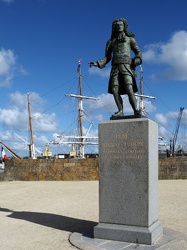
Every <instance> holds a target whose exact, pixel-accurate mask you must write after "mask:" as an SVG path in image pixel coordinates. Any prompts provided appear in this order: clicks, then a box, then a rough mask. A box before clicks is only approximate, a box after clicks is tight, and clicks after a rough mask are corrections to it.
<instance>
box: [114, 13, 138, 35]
mask: <svg viewBox="0 0 187 250" xmlns="http://www.w3.org/2000/svg"><path fill="white" fill-rule="evenodd" d="M118 22H123V25H124V32H125V34H126V35H127V36H134V34H133V33H131V32H128V23H127V21H126V20H125V19H124V18H118V19H115V20H114V21H113V23H112V35H111V39H113V38H115V37H116V36H117V29H116V25H117V23H118Z"/></svg>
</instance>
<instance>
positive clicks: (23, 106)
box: [0, 91, 57, 133]
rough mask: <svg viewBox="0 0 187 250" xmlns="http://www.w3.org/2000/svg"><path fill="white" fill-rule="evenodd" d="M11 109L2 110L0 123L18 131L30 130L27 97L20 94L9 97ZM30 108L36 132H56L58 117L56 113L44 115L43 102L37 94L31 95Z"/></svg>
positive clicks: (0, 111)
mask: <svg viewBox="0 0 187 250" xmlns="http://www.w3.org/2000/svg"><path fill="white" fill-rule="evenodd" d="M9 99H10V101H9V105H10V106H9V108H4V109H0V123H2V124H3V126H5V127H9V128H10V129H14V130H16V131H26V130H28V101H27V95H26V94H21V93H20V92H18V91H17V92H15V93H11V94H10V95H9ZM30 103H31V105H30V107H31V116H32V121H33V127H34V128H35V131H40V132H41V131H45V132H46V133H47V132H54V131H55V130H56V126H57V124H56V122H55V119H56V116H55V114H54V113H51V114H42V113H41V110H42V109H43V108H42V107H43V104H44V103H45V100H43V99H42V98H41V97H40V96H39V95H38V94H37V93H35V92H33V93H31V94H30Z"/></svg>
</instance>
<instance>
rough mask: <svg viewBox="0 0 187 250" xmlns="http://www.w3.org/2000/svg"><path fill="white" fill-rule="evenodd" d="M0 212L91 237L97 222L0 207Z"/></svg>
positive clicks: (10, 216) (11, 216)
mask: <svg viewBox="0 0 187 250" xmlns="http://www.w3.org/2000/svg"><path fill="white" fill-rule="evenodd" d="M0 212H11V214H10V215H7V217H9V218H14V219H18V220H25V221H29V222H32V223H36V224H39V225H42V226H46V227H51V228H54V229H59V230H63V231H68V232H72V233H73V232H77V233H81V234H83V235H85V236H87V237H93V228H94V227H95V226H96V225H97V224H98V223H97V222H94V221H87V220H82V219H77V218H72V217H67V216H63V215H57V214H50V213H38V212H27V211H20V212H17V211H12V210H9V209H7V208H1V207H0Z"/></svg>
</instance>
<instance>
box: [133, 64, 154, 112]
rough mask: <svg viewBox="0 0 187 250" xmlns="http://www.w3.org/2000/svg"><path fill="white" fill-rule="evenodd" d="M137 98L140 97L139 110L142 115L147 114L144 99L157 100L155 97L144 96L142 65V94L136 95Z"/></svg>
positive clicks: (141, 71) (141, 70)
mask: <svg viewBox="0 0 187 250" xmlns="http://www.w3.org/2000/svg"><path fill="white" fill-rule="evenodd" d="M134 95H135V96H137V97H139V110H140V112H141V114H142V113H145V114H146V111H145V107H144V104H143V100H144V98H147V99H154V100H155V99H156V98H155V97H154V96H148V95H144V94H143V69H142V66H141V65H140V94H136V93H135V94H134Z"/></svg>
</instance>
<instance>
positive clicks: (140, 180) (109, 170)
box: [94, 118, 163, 244]
mask: <svg viewBox="0 0 187 250" xmlns="http://www.w3.org/2000/svg"><path fill="white" fill-rule="evenodd" d="M99 175H100V177H99V224H98V225H97V226H96V227H95V228H94V237H95V238H102V239H103V238H105V237H106V239H111V240H120V241H129V242H135V243H136V242H138V243H142V244H153V243H154V242H155V241H156V240H157V239H158V238H159V237H160V236H161V235H162V233H163V228H162V225H161V223H160V222H159V220H158V126H157V124H156V123H154V122H153V121H151V120H149V119H147V118H138V119H128V120H114V121H109V122H103V123H101V124H99Z"/></svg>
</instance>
